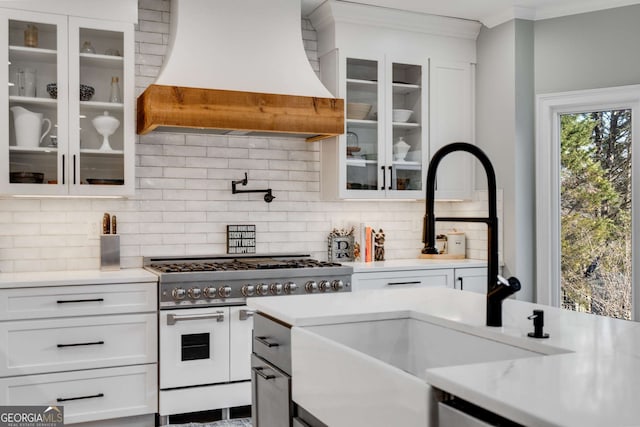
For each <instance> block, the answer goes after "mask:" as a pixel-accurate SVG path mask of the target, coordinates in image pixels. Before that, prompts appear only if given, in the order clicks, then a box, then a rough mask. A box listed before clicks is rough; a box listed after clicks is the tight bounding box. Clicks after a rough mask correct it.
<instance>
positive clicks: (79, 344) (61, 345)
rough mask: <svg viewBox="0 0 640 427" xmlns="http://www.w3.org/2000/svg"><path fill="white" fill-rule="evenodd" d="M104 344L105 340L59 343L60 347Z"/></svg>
mask: <svg viewBox="0 0 640 427" xmlns="http://www.w3.org/2000/svg"><path fill="white" fill-rule="evenodd" d="M102 344H104V341H93V342H79V343H74V344H58V348H64V347H80V346H83V345H102Z"/></svg>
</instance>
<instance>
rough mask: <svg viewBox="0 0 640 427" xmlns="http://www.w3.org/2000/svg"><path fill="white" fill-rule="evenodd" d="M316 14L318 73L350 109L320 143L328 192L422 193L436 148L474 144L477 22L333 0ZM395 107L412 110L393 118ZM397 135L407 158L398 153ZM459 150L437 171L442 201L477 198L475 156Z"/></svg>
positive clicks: (344, 195) (346, 195)
mask: <svg viewBox="0 0 640 427" xmlns="http://www.w3.org/2000/svg"><path fill="white" fill-rule="evenodd" d="M309 18H310V20H311V22H312V24H313V26H314V27H315V28H316V29H317V31H318V57H319V60H320V78H321V80H322V81H323V83H324V84H325V86H326V87H327V88H328V89H329V90H330V91H331V92H332V93H333V94H334V95H335V96H337V97H340V98H344V99H345V106H346V114H345V117H346V123H345V125H346V126H345V128H346V133H345V134H344V135H341V136H339V137H338V138H334V139H328V140H325V141H323V142H322V143H321V149H320V150H321V167H322V169H321V173H322V174H321V185H322V188H321V191H322V195H323V198H325V199H382V200H384V199H407V198H409V199H423V198H424V197H425V191H424V188H423V187H424V182H425V178H426V170H427V166H428V160H429V159H430V158H431V156H432V155H433V153H434V152H435V150H436V149H437V148H440V147H441V146H443V145H445V144H448V143H450V142H455V141H465V142H469V143H473V142H474V132H473V130H474V124H473V120H474V114H473V112H474V103H475V97H474V90H475V85H474V68H473V66H472V64H473V63H475V60H476V47H475V46H476V37H477V35H478V32H479V30H480V25H479V24H478V23H474V22H471V21H465V20H457V19H451V18H446V17H441V16H434V15H416V14H411V13H408V12H404V11H398V10H393V9H381V8H376V7H372V6H367V5H360V4H357V3H349V2H339V1H335V0H327V1H325V2H323V4H322V5H320V6H319V7H318V8H317V9H316V10H314V12H313V13H312V14H311V15H310V17H309ZM354 104H359V105H362V104H364V107H365V108H364V111H363V112H362V113H361V115H360V116H357V115H354V114H351V113H352V108H350V107H358V105H354ZM369 106H370V107H371V108H370V109H369V108H368V107H369ZM394 110H407V111H410V112H411V113H410V114H411V115H410V116H409V118H408V119H406V120H405V119H400V117H399V115H398V114H396V117H395V118H394V114H393V113H394ZM400 138H402V139H403V141H404V143H406V144H407V145H408V147H407V146H405V150H404V151H406V155H404V151H400V150H397V149H395V150H394V145H395V144H397V143H398V141H399V140H400ZM456 157H460V156H458V155H453V156H452V157H451V158H447V159H445V160H446V162H445V166H443V167H442V168H440V171H441V173H440V174H439V176H438V183H437V184H438V191H437V192H436V198H438V199H468V198H470V197H471V189H472V181H470V179H472V178H473V176H474V174H473V169H471V168H470V167H469V165H471V164H472V163H471V160H470V159H466V160H464V161H463V162H461V163H459V162H457V161H456V160H457V159H456ZM453 159H456V160H453ZM445 169H446V170H445Z"/></svg>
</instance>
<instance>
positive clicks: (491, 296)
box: [422, 142, 520, 326]
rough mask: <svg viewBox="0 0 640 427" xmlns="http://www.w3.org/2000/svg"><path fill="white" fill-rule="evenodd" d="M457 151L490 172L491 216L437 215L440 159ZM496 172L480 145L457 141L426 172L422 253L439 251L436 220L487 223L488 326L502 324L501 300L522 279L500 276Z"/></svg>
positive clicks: (439, 153)
mask: <svg viewBox="0 0 640 427" xmlns="http://www.w3.org/2000/svg"><path fill="white" fill-rule="evenodd" d="M454 151H466V152H467V153H470V154H472V155H474V156H475V157H476V158H477V159H478V160H479V161H480V163H482V166H483V167H484V170H485V172H486V174H487V185H488V189H489V216H488V217H486V218H479V217H441V218H435V215H434V197H435V186H436V170H437V169H438V165H439V164H440V161H441V160H442V159H443V158H444V157H445V156H446V155H448V154H450V153H453V152H454ZM496 191H497V190H496V174H495V171H494V169H493V166H492V165H491V162H490V161H489V158H488V157H487V155H486V154H485V153H484V151H482V150H481V149H480V148H478V147H476V146H475V145H472V144H469V143H466V142H454V143H452V144H448V145H445V146H444V147H442V148H440V149H439V150H438V151H437V152H436V153H435V154H434V155H433V157H432V158H431V162H430V163H429V169H428V171H427V200H426V212H425V217H424V222H425V224H424V226H423V233H424V234H423V236H422V241H423V242H424V244H425V246H424V249H422V253H423V254H437V253H438V249H436V247H435V242H436V221H443V222H484V223H486V224H487V237H488V244H487V246H488V247H487V251H488V254H487V263H488V274H487V326H502V301H503V300H504V299H505V298H507V297H508V296H510V295H512V294H513V293H515V292H518V291H519V290H520V282H519V281H518V279H516V278H515V277H510V278H509V280H506V279H504V278H503V277H501V276H500V275H498V214H497V207H496V206H497V203H496Z"/></svg>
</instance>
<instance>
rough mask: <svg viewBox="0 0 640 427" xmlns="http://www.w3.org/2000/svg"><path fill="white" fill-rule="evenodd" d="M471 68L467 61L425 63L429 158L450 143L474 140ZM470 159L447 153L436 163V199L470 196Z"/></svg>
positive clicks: (473, 88)
mask: <svg viewBox="0 0 640 427" xmlns="http://www.w3.org/2000/svg"><path fill="white" fill-rule="evenodd" d="M473 70H474V69H473V67H472V66H471V64H469V63H464V62H453V61H441V60H437V59H431V60H430V62H429V71H430V80H429V93H430V99H429V101H430V107H431V108H430V115H429V124H430V136H429V147H430V150H431V153H430V157H431V156H433V155H434V154H435V152H436V151H438V150H439V149H440V148H442V147H443V146H445V145H447V144H450V143H452V142H468V143H474V131H473V129H474V113H473V112H474V102H475V101H474V98H473V93H474V90H475V85H474V73H473ZM473 182H474V158H473V157H472V156H471V155H470V154H468V153H463V152H459V153H451V154H449V155H448V156H447V157H445V158H444V159H442V161H441V162H440V164H439V166H438V173H437V176H436V199H440V200H467V199H471V197H472V192H473Z"/></svg>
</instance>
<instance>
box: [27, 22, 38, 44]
mask: <svg viewBox="0 0 640 427" xmlns="http://www.w3.org/2000/svg"><path fill="white" fill-rule="evenodd" d="M24 45H25V46H26V47H38V27H36V26H35V25H33V24H28V25H27V28H25V30H24Z"/></svg>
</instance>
